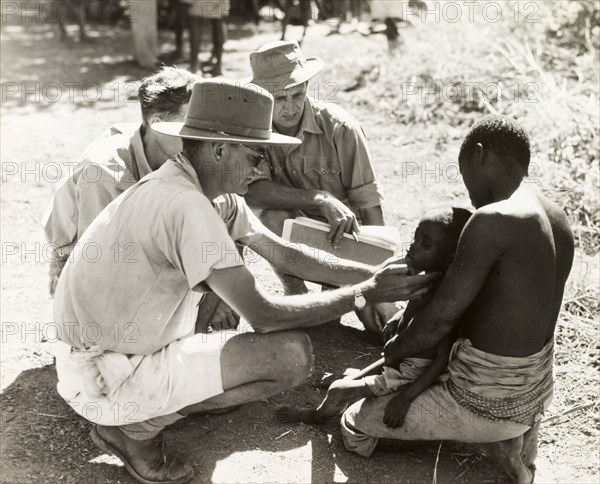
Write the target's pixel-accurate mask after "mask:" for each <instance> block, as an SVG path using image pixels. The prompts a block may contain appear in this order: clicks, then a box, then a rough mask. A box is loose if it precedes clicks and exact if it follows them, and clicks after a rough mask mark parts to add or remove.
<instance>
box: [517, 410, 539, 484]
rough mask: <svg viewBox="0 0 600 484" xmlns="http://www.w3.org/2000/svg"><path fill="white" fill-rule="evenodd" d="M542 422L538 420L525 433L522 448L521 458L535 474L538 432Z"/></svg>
mask: <svg viewBox="0 0 600 484" xmlns="http://www.w3.org/2000/svg"><path fill="white" fill-rule="evenodd" d="M539 431H540V423H539V422H537V423H536V424H535V425H534V426H533V427H531V428H530V429H529V430H528V431H527V432H525V434H524V435H523V448H522V449H521V459H522V460H523V464H525V467H527V468H528V469H529V471H530V472H531V473H532V474H533V475H534V476H535V458H536V457H537V453H538V433H539Z"/></svg>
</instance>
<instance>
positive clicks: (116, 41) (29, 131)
mask: <svg viewBox="0 0 600 484" xmlns="http://www.w3.org/2000/svg"><path fill="white" fill-rule="evenodd" d="M327 31H328V27H327V26H325V25H319V26H315V27H312V28H311V29H310V30H309V33H308V36H307V38H306V40H305V43H304V45H303V51H304V52H305V53H306V55H307V56H312V55H317V56H320V57H322V58H323V59H325V60H326V61H327V67H326V68H325V70H324V71H323V73H322V74H321V75H320V77H319V78H318V79H317V80H316V83H317V84H313V85H314V86H316V90H314V91H313V92H315V93H316V92H319V93H320V95H333V96H334V98H335V99H337V100H338V101H339V102H340V103H342V105H343V106H345V107H347V109H348V110H349V111H350V112H352V113H353V114H354V115H355V116H357V117H358V118H359V119H360V120H361V122H362V123H363V125H364V128H365V131H366V133H367V135H368V137H369V141H370V147H371V149H372V152H373V157H374V160H375V168H376V171H377V173H378V175H379V178H380V180H381V182H382V183H383V187H384V190H385V192H386V194H387V200H386V206H385V211H386V215H387V219H388V221H389V223H391V224H394V225H396V226H398V227H399V228H400V229H401V232H402V234H403V237H404V239H403V240H406V241H407V242H408V241H409V240H410V236H409V234H410V233H411V231H412V229H413V227H414V224H415V222H416V220H417V219H418V218H419V216H420V215H421V214H422V213H423V212H424V211H425V210H427V209H428V208H432V207H435V206H439V205H440V204H448V203H453V204H464V205H467V204H468V198H467V197H466V193H465V191H464V189H463V187H462V185H461V184H460V183H459V182H457V181H456V180H454V179H452V180H451V179H443V177H442V178H441V179H437V180H436V182H435V183H432V182H431V180H426V179H424V178H423V177H416V178H413V179H411V180H409V181H408V182H407V180H406V179H405V173H403V172H402V166H401V165H400V164H399V162H398V160H402V159H407V158H408V159H410V160H412V161H414V162H415V163H421V162H423V163H426V166H429V167H435V166H436V165H435V163H439V162H440V160H454V159H455V158H456V156H455V155H456V152H457V151H458V143H459V138H460V137H461V136H462V135H464V133H462V132H459V131H453V130H450V129H448V130H447V131H446V132H445V133H444V140H445V141H444V143H443V144H442V145H440V144H439V143H437V142H436V136H437V134H438V133H439V132H438V131H436V129H437V128H436V127H431V126H428V125H427V123H420V124H417V123H415V124H414V125H402V126H398V125H395V124H393V123H390V122H389V120H387V119H385V118H384V117H383V116H382V115H381V114H380V113H379V112H377V111H373V110H369V109H365V108H364V107H362V106H361V103H360V102H359V100H357V98H356V97H355V96H354V94H353V93H351V92H350V93H346V92H344V88H345V87H348V86H351V85H352V84H353V83H354V82H355V77H356V73H357V71H358V70H360V69H361V68H362V67H364V64H365V60H369V61H370V62H380V63H381V65H382V66H384V65H385V63H386V62H388V61H390V60H391V58H389V57H387V54H386V46H385V40H384V39H383V37H377V36H373V37H366V38H365V37H362V36H360V35H359V34H356V33H351V34H348V35H344V36H326V35H325V34H326V33H327ZM91 34H92V35H93V37H94V38H93V42H92V43H91V44H89V45H83V44H77V43H67V44H63V43H59V42H58V40H57V35H56V30H55V29H54V28H53V26H52V25H48V24H29V25H26V26H25V25H23V24H13V25H7V24H5V25H3V26H2V32H1V35H2V60H1V62H2V64H1V67H2V72H1V80H2V95H3V106H2V118H1V122H0V123H1V124H0V125H1V129H2V145H1V158H2V177H3V180H2V196H1V224H2V274H1V289H2V295H1V302H2V316H1V321H2V354H1V363H2V367H1V388H2V394H1V396H0V403H1V409H2V420H1V422H2V429H1V434H0V435H1V446H0V451H1V455H0V457H1V466H2V470H1V480H2V482H6V483H29V482H46V483H49V484H50V483H79V482H94V483H96V482H97V483H108V482H127V483H129V482H134V481H133V480H132V479H131V478H130V477H129V476H128V474H127V473H126V472H125V471H124V469H123V467H122V464H121V463H120V462H119V460H118V459H116V458H114V457H109V456H106V455H104V454H102V453H101V452H100V451H98V450H97V449H96V448H95V447H94V445H93V443H92V442H91V439H90V437H89V428H90V427H89V425H88V424H87V423H86V422H85V421H83V420H82V419H81V418H79V417H77V416H76V415H75V414H74V413H73V412H72V411H71V410H70V409H69V408H68V407H67V406H66V404H64V402H62V400H61V399H60V398H59V397H58V395H57V393H56V391H55V384H56V373H55V369H54V366H53V362H52V357H51V356H50V354H49V350H48V343H47V341H46V340H47V338H48V328H49V327H50V326H51V322H52V300H51V299H50V297H49V296H48V293H47V276H46V273H47V263H46V260H45V250H44V242H45V241H44V238H43V234H42V231H41V227H40V221H41V219H42V217H43V213H44V210H45V208H46V206H47V204H48V202H49V201H50V198H51V194H52V190H53V187H54V185H55V183H56V182H57V181H58V179H59V178H60V175H61V174H62V175H64V174H65V173H66V169H65V165H64V163H65V162H70V161H74V160H75V159H76V158H77V156H78V154H79V153H80V152H81V151H82V150H83V148H84V147H85V146H86V145H87V144H88V143H89V142H90V141H91V140H92V139H93V138H94V137H95V136H97V135H98V134H99V133H100V132H101V131H102V130H104V129H105V128H106V127H108V126H110V125H111V124H113V123H116V122H123V121H136V120H139V119H140V117H139V114H138V106H137V104H136V102H135V101H127V99H126V96H128V95H129V94H131V93H132V92H134V91H136V83H138V82H139V79H140V78H141V77H142V76H144V75H146V74H147V72H145V71H144V70H142V69H140V68H138V67H137V66H136V65H135V64H134V63H133V62H132V59H131V37H130V33H129V32H128V31H127V30H126V29H124V28H108V27H98V26H93V27H92V28H91ZM277 35H278V33H277V32H276V30H275V28H274V27H273V26H272V25H264V24H263V25H261V26H260V27H258V28H256V27H254V26H249V25H243V26H235V27H232V32H231V33H230V38H229V40H228V42H227V43H226V46H225V47H226V49H225V57H224V63H225V75H226V76H228V77H232V78H243V77H245V76H247V75H248V74H249V64H248V60H247V55H248V52H249V51H251V50H253V49H255V48H257V47H258V46H260V45H261V44H263V43H265V42H266V41H269V40H273V39H275V38H277ZM290 35H291V36H294V35H299V30H298V29H297V28H290ZM161 36H162V40H163V41H164V47H163V50H164V51H168V50H170V48H172V44H170V42H171V40H172V38H171V36H170V35H169V34H168V33H165V32H163V33H162V34H161ZM429 40H430V41H431V42H432V43H433V44H435V38H431V39H429ZM350 42H351V43H352V55H348V54H346V53H345V51H346V50H347V45H349V43H350ZM435 48H436V47H435V45H433V46H432V47H431V49H432V50H435ZM361 63H362V64H361ZM182 65H183V66H185V65H184V64H182ZM414 69H415V73H416V72H417V70H418V66H414ZM409 74H410V73H409ZM331 81H335V83H334V84H327V82H331ZM53 83H55V84H53ZM66 83H74V84H71V86H72V87H71V90H69V88H68V87H67V86H68V84H66ZM57 86H58V87H57ZM25 88H27V89H28V90H30V94H29V96H28V98H26V99H25V98H24V96H25V93H24V91H25ZM15 89H16V91H15ZM53 89H54V90H53ZM57 92H58V94H59V95H58V96H57V95H56V93H57ZM22 97H23V98H22ZM36 97H37V99H36ZM54 99H56V102H50V101H52V100H54ZM426 182H427V189H426V190H425V186H426ZM585 263H586V264H588V262H585ZM580 267H583V266H580ZM585 267H587V265H586V266H585ZM596 267H597V266H596ZM251 269H252V271H253V272H254V273H255V274H256V276H257V277H258V278H259V279H260V280H261V282H262V283H263V284H264V285H265V286H266V287H267V288H268V289H269V290H272V291H278V290H279V287H278V284H277V283H276V282H275V280H274V278H273V276H272V274H271V273H270V270H269V268H268V267H266V265H265V264H262V263H256V264H253V265H252V268H251ZM586 270H587V269H586ZM310 336H311V338H312V341H313V345H314V348H315V369H314V374H315V375H319V374H322V373H324V372H337V373H340V372H342V371H343V370H344V369H345V368H347V367H355V368H357V367H362V366H365V365H367V364H369V363H370V362H372V361H374V360H375V359H377V358H378V357H379V353H380V351H381V349H380V348H377V347H373V346H370V345H369V343H368V342H367V339H366V338H365V334H364V332H363V331H362V330H361V329H360V326H359V324H358V323H357V321H356V319H355V318H354V317H353V316H352V317H351V316H346V317H344V318H343V326H342V327H331V326H324V327H321V328H316V329H313V330H311V331H310ZM597 380H598V375H597V371H596V372H594V371H591V374H588V373H586V374H585V381H586V383H585V384H586V385H592V386H594V388H595V389H596V390H597ZM322 396H323V391H322V390H318V389H316V388H314V387H313V386H311V385H310V384H309V383H307V384H305V385H303V386H301V387H299V388H296V389H294V390H291V391H289V392H286V393H284V394H281V395H278V396H276V397H273V398H270V399H268V400H265V401H260V402H256V403H253V404H249V405H245V406H243V407H242V408H239V409H237V410H235V411H232V412H230V413H228V414H223V415H218V416H199V417H194V418H189V419H186V420H184V421H181V422H179V423H178V424H176V425H175V426H174V427H172V428H170V429H169V430H168V432H167V436H168V440H169V441H170V442H171V444H172V445H174V446H175V447H177V448H178V449H179V451H180V452H181V453H182V454H183V455H184V456H185V457H186V458H187V459H189V460H190V461H191V462H192V463H193V464H194V467H195V470H196V480H195V481H194V482H198V483H200V482H217V483H234V482H243V483H246V482H264V483H266V482H271V483H272V482H277V483H284V482H294V483H305V482H314V483H326V482H357V483H363V482H371V483H373V484H379V483H384V482H411V483H412V482H457V483H471V482H481V483H484V482H497V480H498V478H499V476H500V473H499V472H498V470H497V469H495V468H494V467H492V466H491V465H490V464H489V463H488V461H487V460H486V459H485V458H484V457H481V456H476V455H471V454H469V453H466V452H464V451H463V450H460V449H457V448H453V447H452V446H450V445H449V444H446V443H444V444H443V445H442V447H441V450H440V447H439V443H437V442H435V443H429V444H427V445H425V446H423V445H420V446H415V447H414V449H410V451H407V452H403V453H382V454H377V455H375V456H374V457H373V458H372V459H371V460H369V461H367V460H365V459H362V458H360V457H358V456H355V455H352V454H350V453H348V452H346V451H345V450H344V448H343V445H342V443H341V437H340V433H339V429H338V426H337V424H336V423H330V424H328V425H325V426H322V427H313V426H307V425H299V426H292V425H287V424H282V423H279V422H277V421H276V420H275V418H274V416H273V410H274V408H275V406H276V405H278V404H281V403H309V402H313V403H316V402H317V401H319V399H320V398H321V397H322ZM567 398H568V395H564V394H563V393H561V388H560V385H559V386H558V388H557V396H556V399H557V401H558V406H559V407H560V408H562V407H563V406H564V400H565V399H567ZM555 405H556V403H555ZM573 415H576V413H574V414H572V416H573ZM554 423H555V424H556V425H547V426H545V427H543V428H542V432H541V439H540V456H539V458H538V467H539V469H540V472H539V474H538V479H537V482H598V450H597V449H598V447H597V444H598V429H597V427H596V428H585V427H583V428H582V426H581V425H580V424H579V423H578V421H577V420H576V419H575V418H573V419H572V418H571V417H566V418H558V419H556V420H555V421H554ZM438 451H439V453H438ZM438 457H439V458H438Z"/></svg>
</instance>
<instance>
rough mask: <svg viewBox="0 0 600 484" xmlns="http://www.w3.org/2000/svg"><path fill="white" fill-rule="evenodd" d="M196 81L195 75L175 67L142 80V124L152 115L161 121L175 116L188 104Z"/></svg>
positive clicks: (163, 69) (197, 78) (140, 94)
mask: <svg viewBox="0 0 600 484" xmlns="http://www.w3.org/2000/svg"><path fill="white" fill-rule="evenodd" d="M198 80H200V78H199V77H198V76H197V75H195V74H192V73H191V72H189V71H186V70H185V69H179V68H177V67H163V68H162V69H161V70H160V71H158V72H157V73H156V74H152V75H151V76H148V77H146V78H144V79H143V81H142V85H141V86H140V91H139V97H140V104H141V106H142V118H143V119H144V124H147V122H148V120H149V119H150V117H152V116H153V115H158V116H159V117H160V119H161V120H162V121H170V120H172V119H173V117H175V116H177V115H178V114H179V112H180V110H181V106H183V105H184V104H187V103H188V102H190V97H191V96H192V87H193V86H194V84H195V83H196V82H197V81H198Z"/></svg>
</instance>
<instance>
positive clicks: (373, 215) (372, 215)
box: [358, 205, 385, 225]
mask: <svg viewBox="0 0 600 484" xmlns="http://www.w3.org/2000/svg"><path fill="white" fill-rule="evenodd" d="M358 210H359V213H360V218H361V221H362V224H363V225H385V220H384V218H383V209H382V208H381V205H377V206H376V207H369V208H359V209H358Z"/></svg>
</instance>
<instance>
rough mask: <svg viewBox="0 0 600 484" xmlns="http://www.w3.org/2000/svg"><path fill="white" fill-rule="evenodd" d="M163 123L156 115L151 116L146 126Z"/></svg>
mask: <svg viewBox="0 0 600 484" xmlns="http://www.w3.org/2000/svg"><path fill="white" fill-rule="evenodd" d="M161 121H163V120H162V119H161V118H160V116H159V115H158V114H156V113H155V114H153V115H152V116H150V117H149V118H148V119H147V122H148V126H152V125H153V124H154V123H160V122H161Z"/></svg>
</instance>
